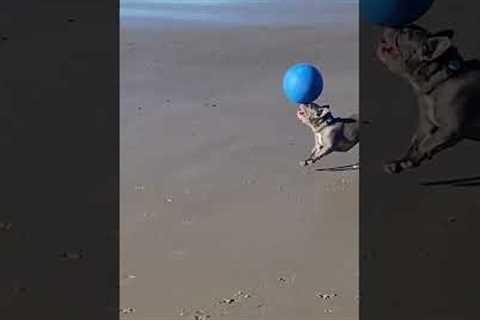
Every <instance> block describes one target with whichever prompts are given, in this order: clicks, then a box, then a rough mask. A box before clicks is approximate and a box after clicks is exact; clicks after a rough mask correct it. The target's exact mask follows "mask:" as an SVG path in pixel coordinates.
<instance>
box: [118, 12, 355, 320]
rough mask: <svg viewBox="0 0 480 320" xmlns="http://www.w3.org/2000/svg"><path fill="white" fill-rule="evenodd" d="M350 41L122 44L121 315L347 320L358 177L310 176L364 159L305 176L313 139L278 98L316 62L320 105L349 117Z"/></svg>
mask: <svg viewBox="0 0 480 320" xmlns="http://www.w3.org/2000/svg"><path fill="white" fill-rule="evenodd" d="M352 15H353V14H352ZM356 31H357V30H356V27H355V26H354V24H353V23H352V25H347V26H342V25H340V24H339V25H328V26H325V27H322V28H320V27H222V28H215V27H205V26H203V27H201V28H192V27H185V28H181V29H176V28H173V27H166V26H165V27H163V28H148V29H147V28H145V29H142V28H125V27H124V28H123V29H122V30H121V125H120V129H121V158H120V159H121V259H120V264H121V275H122V279H121V306H122V308H126V309H125V310H124V314H122V317H124V318H128V319H152V320H153V319H207V314H208V315H210V316H211V319H218V318H222V319H249V320H254V319H265V320H270V319H272V320H273V319H275V320H283V319H285V320H291V319H302V320H309V319H312V320H313V319H315V320H318V319H341V320H346V319H356V318H357V308H358V306H357V281H358V267H357V264H358V252H357V251H358V240H357V238H358V218H357V215H358V172H357V171H341V172H319V171H315V168H323V167H332V166H342V165H347V164H351V163H356V162H357V161H358V147H357V148H356V149H355V150H353V151H352V152H350V153H347V154H334V155H331V156H329V157H328V158H326V159H325V160H324V161H322V162H321V163H319V164H318V165H317V166H316V167H315V168H311V169H305V168H301V167H299V165H298V162H299V161H300V160H302V159H304V157H305V156H306V155H307V153H308V151H309V150H310V149H311V145H312V143H313V137H312V134H311V132H309V130H308V129H307V128H306V127H304V126H302V125H301V124H300V123H299V122H298V121H297V120H296V118H295V106H293V105H291V104H289V103H288V102H286V101H285V98H284V97H283V95H282V92H281V79H282V75H283V73H284V71H285V69H286V68H288V66H290V65H291V64H293V63H297V62H311V63H315V64H317V65H319V66H320V67H321V68H322V71H323V73H324V76H325V78H326V88H325V91H324V94H323V96H322V98H321V99H320V102H328V103H330V104H331V106H332V109H333V112H334V113H335V114H338V115H340V116H346V115H349V114H351V113H354V112H356V111H357V108H358V105H357V100H358V97H357V95H358V79H357V77H358V66H357V60H356V59H357V56H358V54H357V50H358V48H357V47H358V43H357V39H358V35H357V33H356ZM239 291H240V292H239ZM224 299H226V300H224ZM128 308H133V309H128ZM195 312H197V313H195Z"/></svg>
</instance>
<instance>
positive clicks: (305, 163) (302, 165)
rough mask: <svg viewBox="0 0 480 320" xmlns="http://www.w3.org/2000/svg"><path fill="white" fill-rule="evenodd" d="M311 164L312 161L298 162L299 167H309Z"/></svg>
mask: <svg viewBox="0 0 480 320" xmlns="http://www.w3.org/2000/svg"><path fill="white" fill-rule="evenodd" d="M312 163H313V161H312V160H302V161H300V163H299V164H300V166H301V167H308V166H309V165H311V164H312Z"/></svg>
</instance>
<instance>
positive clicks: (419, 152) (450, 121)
mask: <svg viewBox="0 0 480 320" xmlns="http://www.w3.org/2000/svg"><path fill="white" fill-rule="evenodd" d="M453 37H454V32H453V30H444V31H440V32H436V33H431V32H429V31H427V30H426V29H424V28H422V27H420V26H417V25H409V26H405V27H400V28H386V29H385V30H384V33H383V36H382V37H381V39H380V41H379V44H378V47H377V57H378V59H379V60H380V61H381V62H382V63H383V64H384V65H385V66H386V67H387V69H388V70H390V71H391V72H392V73H393V74H395V75H397V76H400V77H402V78H404V79H405V80H406V81H408V82H409V83H410V85H411V87H412V88H413V91H414V93H415V95H416V98H417V104H418V121H417V129H416V131H415V133H414V135H413V138H412V139H411V143H410V146H409V147H408V149H407V151H406V153H405V154H404V156H403V157H401V158H400V159H399V160H396V161H393V162H390V163H388V164H386V165H385V170H386V171H387V172H388V173H390V174H392V173H400V172H402V171H404V170H408V169H413V168H416V167H418V166H420V165H421V164H422V163H423V162H424V161H425V160H429V159H432V157H433V156H434V155H436V154H438V153H439V152H441V151H442V150H445V149H447V148H450V147H453V146H455V145H456V144H457V143H458V142H460V141H461V140H463V139H472V140H476V141H480V61H478V60H465V59H464V58H463V57H462V55H461V54H460V53H459V51H458V49H457V48H456V47H455V46H454V45H453V43H452V38H453Z"/></svg>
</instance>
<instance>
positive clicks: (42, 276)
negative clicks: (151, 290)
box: [0, 0, 119, 320]
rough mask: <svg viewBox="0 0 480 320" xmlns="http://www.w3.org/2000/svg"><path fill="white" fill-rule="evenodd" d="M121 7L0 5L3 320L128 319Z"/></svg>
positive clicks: (55, 0) (112, 2)
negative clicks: (122, 256)
mask: <svg viewBox="0 0 480 320" xmlns="http://www.w3.org/2000/svg"><path fill="white" fill-rule="evenodd" d="M118 56H119V50H118V1H117V0H106V1H97V0H95V1H94V0H61V1H60V0H44V1H33V0H31V1H13V0H6V1H2V2H1V3H0V131H1V133H0V146H1V149H0V150H1V156H0V158H1V160H0V168H1V169H0V170H1V175H0V176H1V183H0V185H1V192H0V194H1V201H0V248H1V249H0V270H1V272H0V279H1V280H0V319H39V318H42V319H43V318H45V319H69V320H73V319H102V320H108V319H116V318H118V314H119V313H118V278H119V277H118V209H119V208H118V170H119V165H118V164H119V159H118V148H119V147H118V146H119V144H118V137H119V132H118V126H119V121H118V99H119V94H118V78H119V74H118Z"/></svg>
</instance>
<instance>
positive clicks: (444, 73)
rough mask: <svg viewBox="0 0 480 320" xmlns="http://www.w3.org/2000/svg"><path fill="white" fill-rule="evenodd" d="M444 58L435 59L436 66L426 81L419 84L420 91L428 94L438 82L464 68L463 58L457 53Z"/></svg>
mask: <svg viewBox="0 0 480 320" xmlns="http://www.w3.org/2000/svg"><path fill="white" fill-rule="evenodd" d="M445 60H446V59H445V58H444V61H441V60H440V61H436V63H437V64H438V67H437V68H435V71H434V72H433V73H432V74H430V75H429V76H428V81H426V83H424V84H423V85H422V86H421V88H420V91H421V92H422V93H424V94H430V93H431V92H432V91H433V90H435V89H436V88H437V87H438V86H439V85H440V84H442V83H443V82H445V81H447V80H448V79H450V78H451V77H453V76H455V75H456V74H457V73H459V72H461V71H462V70H463V69H464V61H463V58H462V57H461V56H460V55H459V54H458V53H457V54H454V55H453V56H451V57H450V58H449V59H448V60H446V61H445Z"/></svg>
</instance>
